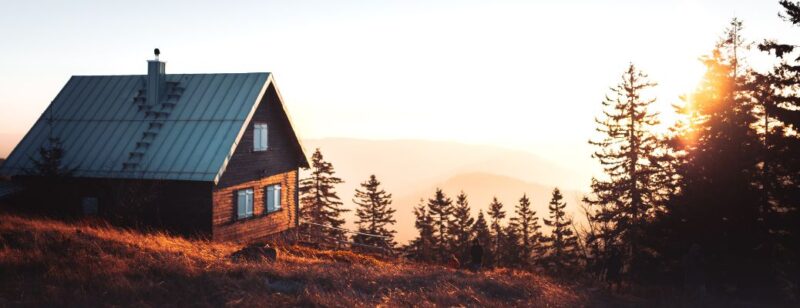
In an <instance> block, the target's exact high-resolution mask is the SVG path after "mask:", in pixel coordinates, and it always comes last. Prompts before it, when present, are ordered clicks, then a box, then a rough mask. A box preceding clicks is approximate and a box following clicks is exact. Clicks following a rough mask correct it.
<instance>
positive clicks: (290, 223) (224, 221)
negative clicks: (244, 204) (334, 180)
mask: <svg viewBox="0 0 800 308" xmlns="http://www.w3.org/2000/svg"><path fill="white" fill-rule="evenodd" d="M273 184H281V209H280V210H278V211H275V212H272V213H266V206H265V202H266V198H265V196H264V190H265V188H266V187H267V186H268V185H273ZM246 188H252V189H253V216H252V217H249V218H245V219H242V220H237V219H236V191H237V190H240V189H246ZM296 193H297V170H293V171H289V172H284V173H280V174H276V175H272V176H268V177H264V178H260V179H257V180H253V181H248V182H244V183H239V184H236V185H232V186H228V187H216V188H215V189H214V193H213V195H214V197H213V200H214V202H213V204H214V205H213V210H212V212H213V218H212V234H213V238H214V240H216V241H234V242H252V241H257V240H261V239H265V238H267V237H268V236H270V235H272V234H276V233H280V232H283V231H286V230H288V229H290V228H292V227H294V226H295V224H296V223H297V199H296V196H297V195H296Z"/></svg>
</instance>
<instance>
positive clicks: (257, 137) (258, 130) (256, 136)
mask: <svg viewBox="0 0 800 308" xmlns="http://www.w3.org/2000/svg"><path fill="white" fill-rule="evenodd" d="M262 143H263V144H262ZM267 149H269V125H267V123H266V122H256V123H253V152H263V151H266V150H267Z"/></svg>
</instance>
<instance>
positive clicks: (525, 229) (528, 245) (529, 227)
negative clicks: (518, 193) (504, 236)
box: [510, 194, 542, 267]
mask: <svg viewBox="0 0 800 308" xmlns="http://www.w3.org/2000/svg"><path fill="white" fill-rule="evenodd" d="M514 213H515V214H516V216H515V217H512V218H511V224H510V225H513V226H515V227H516V231H518V232H517V233H518V234H517V235H518V237H519V239H520V246H519V255H520V260H521V262H522V263H523V264H522V267H528V266H529V265H531V264H535V263H537V262H536V261H537V260H538V259H539V258H540V257H541V254H542V249H541V244H540V242H541V238H542V233H541V231H540V229H541V226H539V218H538V217H536V211H534V210H532V209H531V201H530V200H529V199H528V196H527V195H526V194H523V195H522V198H520V199H519V203H518V204H517V206H516V207H515V209H514Z"/></svg>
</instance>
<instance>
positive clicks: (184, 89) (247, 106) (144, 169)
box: [0, 73, 273, 182]
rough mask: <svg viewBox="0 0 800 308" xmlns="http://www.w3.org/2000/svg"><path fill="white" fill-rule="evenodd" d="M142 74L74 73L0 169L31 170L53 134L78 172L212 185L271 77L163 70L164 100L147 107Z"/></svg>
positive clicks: (12, 172) (10, 172) (66, 163)
mask: <svg viewBox="0 0 800 308" xmlns="http://www.w3.org/2000/svg"><path fill="white" fill-rule="evenodd" d="M145 78H146V75H128V76H73V77H72V78H70V80H69V82H67V84H66V85H65V86H64V88H63V89H62V90H61V92H60V93H59V94H58V96H56V98H55V100H53V102H52V103H51V104H50V106H49V107H48V108H47V109H46V110H45V112H44V113H43V114H42V116H41V117H40V118H39V120H38V121H37V122H36V124H34V126H33V128H31V130H30V131H29V132H28V134H27V135H25V137H24V138H23V139H22V141H21V142H20V143H19V144H18V145H17V147H16V148H15V149H14V151H12V152H11V155H9V157H8V159H7V161H6V162H5V164H3V166H2V167H0V174H6V175H16V174H23V173H24V172H26V171H27V170H31V168H32V166H33V164H32V161H31V157H37V155H38V154H37V151H38V149H39V147H41V146H43V145H45V144H46V142H47V141H48V138H49V136H50V134H52V136H53V137H57V138H59V139H60V141H61V142H62V144H63V147H64V150H65V154H64V155H65V156H64V159H63V164H64V166H65V167H67V168H72V169H74V175H75V176H78V177H102V178H130V179H164V180H193V181H214V182H216V181H218V180H219V177H220V175H221V174H222V172H223V171H224V169H225V166H226V164H227V162H228V160H229V159H230V157H231V155H233V151H234V149H235V146H236V144H237V143H238V140H239V138H241V134H242V133H243V132H244V126H245V123H247V122H248V120H249V119H250V117H251V116H252V114H253V112H254V111H255V108H256V107H257V106H258V103H259V102H260V101H261V98H262V96H263V95H264V92H265V91H266V89H267V87H268V85H269V84H270V83H272V82H273V81H272V77H271V75H270V74H269V73H241V74H167V75H166V81H167V86H166V87H167V90H166V93H165V94H164V96H163V97H162V99H161V101H160V102H159V103H158V104H151V105H146V104H143V103H139V100H140V99H141V97H142V96H143V93H144V92H146V90H144V89H145V83H146V81H145ZM141 101H143V99H141ZM48 123H51V124H48Z"/></svg>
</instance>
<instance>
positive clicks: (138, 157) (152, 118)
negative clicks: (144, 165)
mask: <svg viewBox="0 0 800 308" xmlns="http://www.w3.org/2000/svg"><path fill="white" fill-rule="evenodd" d="M184 90H186V89H185V88H184V87H182V86H181V85H180V81H167V82H166V89H165V91H164V92H165V93H164V97H163V98H162V99H161V100H160V101H159V102H153V103H150V102H148V101H147V89H146V88H145V87H144V86H143V87H142V89H139V90H138V91H137V92H136V96H134V97H133V103H134V105H136V108H137V109H138V111H141V112H144V116H145V119H148V120H149V122H148V123H147V128H145V130H144V132H142V134H141V135H140V136H139V140H138V141H136V145H135V147H134V148H133V151H130V152H129V153H128V158H127V159H126V160H125V161H124V162H123V163H122V170H123V171H135V170H136V169H138V167H139V164H140V163H141V162H142V159H143V158H144V154H145V153H146V152H147V150H148V149H149V148H150V145H152V144H153V140H154V139H155V138H156V136H158V133H159V132H160V131H161V129H162V128H163V127H164V121H165V120H166V119H167V117H169V115H170V113H171V112H172V111H173V110H174V109H175V106H177V104H178V100H180V98H181V95H183V92H184Z"/></svg>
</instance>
